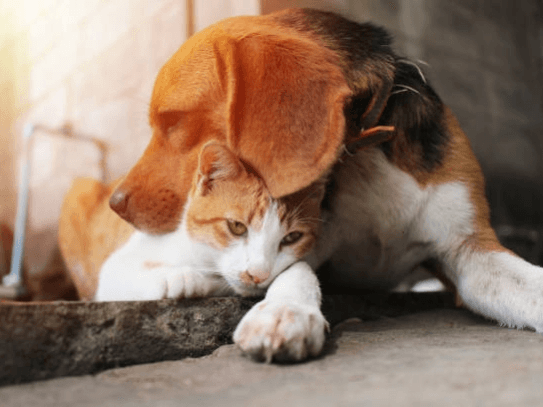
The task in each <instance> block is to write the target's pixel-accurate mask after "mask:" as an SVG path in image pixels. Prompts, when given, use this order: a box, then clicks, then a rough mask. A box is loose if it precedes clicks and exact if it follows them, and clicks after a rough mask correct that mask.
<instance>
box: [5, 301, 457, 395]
mask: <svg viewBox="0 0 543 407" xmlns="http://www.w3.org/2000/svg"><path fill="white" fill-rule="evenodd" d="M256 301H257V300H256V299H242V298H235V297H227V298H208V299H202V300H190V301H189V300H183V301H176V300H161V301H147V302H115V303H85V302H57V303H46V302H42V303H28V304H24V303H23V304H21V303H8V302H5V303H0V344H1V346H0V361H1V362H0V385H1V384H9V383H20V382H27V381H32V380H40V379H48V378H52V377H59V376H69V375H81V374H87V373H95V372H98V371H101V370H104V369H107V368H111V367H115V366H127V365H133V364H139V363H150V362H157V361H164V360H174V359H182V358H185V357H189V356H190V357H194V356H202V355H204V354H209V353H210V352H212V351H213V350H215V349H216V348H217V347H219V346H221V345H224V344H227V343H231V337H232V332H233V330H234V329H235V327H236V326H237V324H238V322H239V320H240V319H241V317H242V316H243V315H244V314H245V312H247V311H248V310H249V308H250V307H251V306H252V305H253V304H254V303H255V302H256ZM453 306H454V304H453V300H452V296H451V295H450V294H448V293H427V294H420V293H419V294H414V293H388V294H387V293H366V294H365V295H363V296H361V295H327V296H325V298H324V302H323V312H324V314H325V316H326V318H327V319H328V321H329V322H330V323H331V324H332V325H335V324H337V323H338V322H340V321H343V320H345V319H347V318H352V317H358V318H363V319H365V320H374V319H377V318H380V317H382V316H389V317H390V316H398V315H405V314H406V313H410V312H415V311H420V310H427V309H435V308H450V307H453Z"/></svg>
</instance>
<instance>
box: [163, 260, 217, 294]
mask: <svg viewBox="0 0 543 407" xmlns="http://www.w3.org/2000/svg"><path fill="white" fill-rule="evenodd" d="M214 280H215V279H213V278H212V277H210V276H207V275H205V274H203V273H199V272H195V271H193V270H191V269H190V268H189V267H183V268H180V269H179V270H177V271H175V272H169V273H168V275H167V276H166V292H165V295H164V297H165V298H198V297H207V296H209V295H211V294H212V293H213V292H214V291H215V288H216V282H215V281H214Z"/></svg>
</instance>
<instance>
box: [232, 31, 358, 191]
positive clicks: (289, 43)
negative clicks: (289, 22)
mask: <svg viewBox="0 0 543 407" xmlns="http://www.w3.org/2000/svg"><path fill="white" fill-rule="evenodd" d="M224 53H225V54H228V55H229V57H230V58H231V59H230V60H229V62H228V63H229V64H230V65H229V73H230V83H229V85H230V86H229V89H228V105H227V106H228V114H227V125H228V126H229V127H228V132H227V141H228V144H229V146H230V147H231V148H232V149H233V151H235V152H236V153H238V154H239V155H240V156H241V157H242V158H243V159H244V161H246V162H247V163H248V164H249V165H251V166H252V167H253V168H254V169H255V170H256V172H257V173H259V174H260V176H261V177H262V178H263V179H264V181H265V183H266V185H267V187H268V189H269V190H270V193H271V194H272V196H274V197H281V196H285V195H288V194H290V193H293V192H295V191H298V190H300V189H302V188H304V187H306V186H308V185H309V184H311V183H312V182H314V181H315V180H316V179H318V178H319V177H320V176H321V175H322V174H323V173H324V172H325V171H326V170H328V168H330V167H331V165H332V164H333V163H334V162H335V161H336V159H337V157H338V154H339V150H340V147H341V146H342V145H343V142H344V136H345V117H344V114H343V108H344V105H345V102H346V99H347V98H348V96H349V95H350V93H351V92H350V90H349V88H348V86H347V83H346V81H345V78H344V76H343V74H342V72H341V70H340V68H339V67H338V65H337V61H335V59H336V55H335V54H334V53H333V52H331V51H330V50H328V49H326V48H324V47H322V46H317V45H316V44H315V43H312V42H309V41H307V40H304V39H302V38H292V37H285V38H281V37H279V38H278V37H276V36H273V37H272V36H270V37H264V36H254V37H246V38H244V39H243V40H241V41H239V42H237V43H236V44H235V45H232V46H231V47H230V48H229V49H224Z"/></svg>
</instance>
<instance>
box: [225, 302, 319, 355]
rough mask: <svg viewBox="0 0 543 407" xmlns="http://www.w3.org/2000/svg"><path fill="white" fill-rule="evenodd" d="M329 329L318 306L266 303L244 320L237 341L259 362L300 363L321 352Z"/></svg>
mask: <svg viewBox="0 0 543 407" xmlns="http://www.w3.org/2000/svg"><path fill="white" fill-rule="evenodd" d="M327 329H328V323H327V322H326V320H325V319H324V316H323V315H322V313H321V311H320V309H319V308H318V307H314V306H309V305H305V304H297V303H280V302H273V301H266V300H264V301H261V302H259V303H258V304H256V305H255V306H254V307H253V308H252V309H251V310H250V311H249V312H248V313H247V314H246V315H245V316H244V317H243V319H242V320H241V322H240V323H239V325H238V327H237V328H236V330H235V331H234V342H235V343H236V345H237V346H238V347H239V348H240V349H241V350H242V351H243V352H244V353H245V354H247V355H250V356H251V357H252V358H254V359H256V360H258V361H266V362H267V363H269V362H271V361H272V360H275V361H278V362H298V361H301V360H304V359H306V358H307V357H308V356H317V355H318V354H319V353H320V352H321V350H322V347H323V345H324V340H325V334H326V331H327Z"/></svg>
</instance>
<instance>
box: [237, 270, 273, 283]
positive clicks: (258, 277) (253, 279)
mask: <svg viewBox="0 0 543 407" xmlns="http://www.w3.org/2000/svg"><path fill="white" fill-rule="evenodd" d="M269 276H270V272H269V271H266V270H247V271H244V272H243V273H241V276H240V277H241V280H242V281H243V282H244V283H245V284H253V283H254V284H260V283H261V282H263V281H266V280H267V279H268V277H269Z"/></svg>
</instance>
